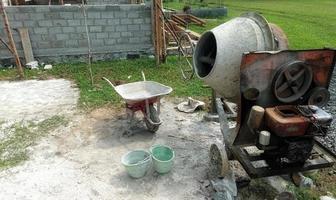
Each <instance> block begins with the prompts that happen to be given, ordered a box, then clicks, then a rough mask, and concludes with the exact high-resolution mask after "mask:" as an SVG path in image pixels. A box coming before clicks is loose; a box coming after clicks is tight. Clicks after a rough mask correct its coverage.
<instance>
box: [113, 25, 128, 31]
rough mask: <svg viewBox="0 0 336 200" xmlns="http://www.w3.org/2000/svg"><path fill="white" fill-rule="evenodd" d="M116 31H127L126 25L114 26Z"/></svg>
mask: <svg viewBox="0 0 336 200" xmlns="http://www.w3.org/2000/svg"><path fill="white" fill-rule="evenodd" d="M115 29H116V31H117V32H123V31H127V25H120V26H116V27H115Z"/></svg>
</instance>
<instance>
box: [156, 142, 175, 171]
mask: <svg viewBox="0 0 336 200" xmlns="http://www.w3.org/2000/svg"><path fill="white" fill-rule="evenodd" d="M150 152H151V154H152V157H153V164H154V169H155V171H157V172H158V173H160V174H165V173H168V172H169V171H170V170H171V168H172V166H173V162H174V158H175V153H174V151H173V150H172V149H171V148H170V147H168V146H165V145H154V146H152V147H151V148H150Z"/></svg>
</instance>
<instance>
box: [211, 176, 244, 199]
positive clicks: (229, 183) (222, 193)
mask: <svg viewBox="0 0 336 200" xmlns="http://www.w3.org/2000/svg"><path fill="white" fill-rule="evenodd" d="M211 184H212V186H213V188H214V190H215V191H216V193H215V194H214V196H213V197H214V199H215V200H217V199H218V200H220V199H221V200H231V199H232V200H234V197H236V196H237V194H238V189H237V185H236V180H235V177H234V173H233V172H232V171H231V172H229V173H228V174H227V175H226V176H225V177H224V178H217V179H215V180H212V181H211Z"/></svg>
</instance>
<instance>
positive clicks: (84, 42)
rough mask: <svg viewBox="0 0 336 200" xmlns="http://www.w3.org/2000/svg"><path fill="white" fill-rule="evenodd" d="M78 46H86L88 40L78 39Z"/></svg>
mask: <svg viewBox="0 0 336 200" xmlns="http://www.w3.org/2000/svg"><path fill="white" fill-rule="evenodd" d="M78 47H88V40H87V39H82V40H78Z"/></svg>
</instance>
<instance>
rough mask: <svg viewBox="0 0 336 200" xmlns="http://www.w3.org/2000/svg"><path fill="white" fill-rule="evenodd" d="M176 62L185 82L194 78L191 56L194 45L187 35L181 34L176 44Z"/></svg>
mask: <svg viewBox="0 0 336 200" xmlns="http://www.w3.org/2000/svg"><path fill="white" fill-rule="evenodd" d="M178 45H179V47H178V62H179V66H180V69H181V73H182V76H183V78H184V79H185V80H190V79H191V78H192V77H193V76H194V67H193V60H192V57H193V54H194V49H195V44H194V43H193V41H192V40H191V38H190V36H189V35H188V33H183V34H182V35H181V37H180V38H179V42H178Z"/></svg>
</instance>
